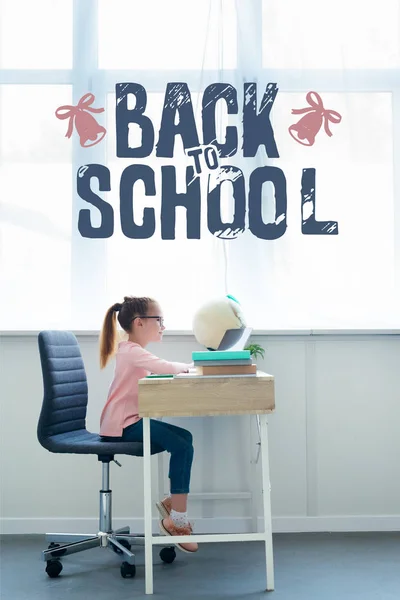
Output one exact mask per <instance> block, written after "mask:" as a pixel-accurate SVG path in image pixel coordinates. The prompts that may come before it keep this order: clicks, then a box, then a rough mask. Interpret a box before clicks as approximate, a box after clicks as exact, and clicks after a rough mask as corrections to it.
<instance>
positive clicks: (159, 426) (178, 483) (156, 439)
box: [121, 419, 194, 494]
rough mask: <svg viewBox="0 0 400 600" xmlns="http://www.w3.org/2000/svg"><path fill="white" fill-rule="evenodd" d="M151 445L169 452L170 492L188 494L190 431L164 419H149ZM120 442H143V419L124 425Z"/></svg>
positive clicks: (190, 449) (190, 448)
mask: <svg viewBox="0 0 400 600" xmlns="http://www.w3.org/2000/svg"><path fill="white" fill-rule="evenodd" d="M150 440H151V446H152V447H154V446H158V447H159V448H161V449H162V450H166V451H167V452H169V453H170V454H171V458H170V460H169V473H168V477H169V478H170V480H171V494H188V493H189V484H190V472H191V468H192V462H193V454H194V449H193V443H192V442H193V436H192V434H191V433H190V431H187V429H183V428H182V427H176V426H175V425H171V424H170V423H164V421H156V420H154V419H150ZM121 441H122V442H143V420H142V419H140V421H138V422H137V423H133V425H129V426H128V427H126V428H125V429H124V431H123V434H122V439H121Z"/></svg>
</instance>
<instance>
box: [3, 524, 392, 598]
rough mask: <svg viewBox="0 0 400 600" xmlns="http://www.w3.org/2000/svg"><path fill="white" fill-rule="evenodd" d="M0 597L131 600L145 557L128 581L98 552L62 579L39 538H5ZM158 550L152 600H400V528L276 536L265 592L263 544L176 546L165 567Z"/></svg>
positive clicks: (74, 563) (72, 561)
mask: <svg viewBox="0 0 400 600" xmlns="http://www.w3.org/2000/svg"><path fill="white" fill-rule="evenodd" d="M0 543H1V579H0V595H1V598H2V600H35V599H38V600H39V599H40V600H46V599H49V600H50V599H51V600H67V599H68V600H86V599H87V598H96V600H128V599H129V600H130V599H132V598H145V597H146V598H148V597H149V596H145V594H144V567H143V563H144V555H143V549H142V548H140V549H138V550H139V551H138V554H137V557H136V566H137V574H136V577H135V578H134V579H123V578H122V577H121V575H120V572H119V565H120V562H121V561H120V558H119V556H117V555H115V554H113V553H111V552H110V551H108V550H101V549H95V550H90V551H88V552H84V553H81V554H75V555H72V556H69V557H67V558H66V559H65V560H64V569H63V572H62V574H61V575H60V577H59V578H57V579H50V578H48V577H47V575H46V574H45V572H44V563H42V562H40V552H41V550H42V549H44V538H43V537H42V536H24V537H22V536H2V537H1V538H0ZM158 551H159V550H157V548H154V559H155V566H154V597H155V598H160V599H161V598H162V599H166V598H171V599H174V600H176V599H177V598H184V599H185V600H186V599H187V598H210V599H212V600H218V599H219V598H237V599H239V598H240V599H241V600H244V599H246V598H249V599H251V600H253V599H254V600H255V599H257V598H264V599H265V598H270V599H274V600H292V599H296V600H331V599H332V600H333V599H335V600H350V599H352V600H353V599H360V600H372V599H374V600H399V599H400V533H358V534H356V533H354V534H325V533H324V534H279V535H274V557H275V591H274V592H273V593H272V594H267V595H266V594H265V592H264V591H263V590H265V569H264V565H263V559H264V546H263V544H262V543H259V542H250V543H237V544H202V545H201V546H200V549H199V551H198V553H197V554H196V555H193V556H188V555H186V554H183V553H182V552H179V551H177V558H176V560H175V562H174V563H173V564H172V565H165V564H164V563H162V562H161V561H160V559H159V557H158Z"/></svg>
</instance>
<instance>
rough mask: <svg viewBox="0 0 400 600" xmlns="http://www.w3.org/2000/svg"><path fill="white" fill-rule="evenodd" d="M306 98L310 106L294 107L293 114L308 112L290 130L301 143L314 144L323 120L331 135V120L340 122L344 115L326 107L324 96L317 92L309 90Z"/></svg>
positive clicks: (328, 133)
mask: <svg viewBox="0 0 400 600" xmlns="http://www.w3.org/2000/svg"><path fill="white" fill-rule="evenodd" d="M314 98H315V99H314ZM306 100H307V102H308V103H309V105H310V108H298V109H297V108H293V109H292V115H300V114H303V113H308V114H306V115H304V117H302V118H301V119H300V121H298V122H297V123H296V124H295V125H291V126H290V127H289V129H288V131H289V133H290V135H291V136H292V138H293V139H294V140H296V142H298V143H299V144H302V145H303V146H312V145H313V144H314V142H315V136H316V135H317V133H318V131H319V130H320V129H321V125H322V121H324V129H325V132H326V134H327V135H329V137H331V136H332V132H331V131H330V129H329V121H331V122H332V123H340V121H341V120H342V116H341V115H340V114H339V113H338V112H336V111H335V110H327V109H325V108H324V104H323V102H322V98H321V96H320V95H319V94H317V92H308V94H307V96H306ZM303 140H305V141H303Z"/></svg>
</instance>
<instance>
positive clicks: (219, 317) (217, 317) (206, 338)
mask: <svg viewBox="0 0 400 600" xmlns="http://www.w3.org/2000/svg"><path fill="white" fill-rule="evenodd" d="M241 327H246V322H245V319H244V315H243V312H242V309H241V307H240V304H239V302H238V301H237V300H235V299H234V298H233V297H232V296H225V297H220V298H215V299H213V300H210V301H208V302H206V303H205V304H204V305H203V306H201V307H200V308H199V309H198V310H197V311H196V313H195V315H194V317H193V333H194V336H195V338H196V340H197V342H198V343H199V344H201V345H203V346H205V347H206V348H210V349H212V350H216V349H217V348H218V346H219V345H220V343H221V340H222V338H223V337H224V335H225V332H226V330H227V329H240V328H241Z"/></svg>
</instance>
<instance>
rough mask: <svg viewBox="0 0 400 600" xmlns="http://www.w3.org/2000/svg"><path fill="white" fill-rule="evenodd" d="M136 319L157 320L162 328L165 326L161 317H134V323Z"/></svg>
mask: <svg viewBox="0 0 400 600" xmlns="http://www.w3.org/2000/svg"><path fill="white" fill-rule="evenodd" d="M135 319H157V320H158V322H159V323H160V326H161V327H162V326H163V325H164V317H159V316H151V317H149V316H148V315H137V316H136V317H133V319H132V321H134V320H135ZM132 321H131V323H132Z"/></svg>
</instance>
